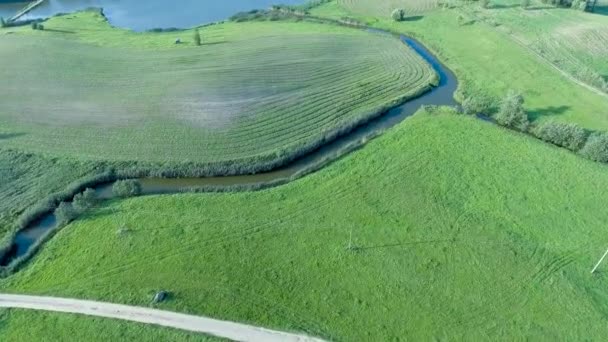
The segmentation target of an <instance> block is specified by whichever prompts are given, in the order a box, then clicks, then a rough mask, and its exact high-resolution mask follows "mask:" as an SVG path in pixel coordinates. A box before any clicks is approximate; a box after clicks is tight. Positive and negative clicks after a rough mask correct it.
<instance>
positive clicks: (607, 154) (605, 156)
mask: <svg viewBox="0 0 608 342" xmlns="http://www.w3.org/2000/svg"><path fill="white" fill-rule="evenodd" d="M580 153H581V154H582V155H583V156H584V157H587V158H589V159H591V160H595V161H598V162H602V163H608V133H598V134H594V135H592V136H590V137H589V139H588V140H587V143H586V144H585V146H584V147H583V149H582V150H581V152H580Z"/></svg>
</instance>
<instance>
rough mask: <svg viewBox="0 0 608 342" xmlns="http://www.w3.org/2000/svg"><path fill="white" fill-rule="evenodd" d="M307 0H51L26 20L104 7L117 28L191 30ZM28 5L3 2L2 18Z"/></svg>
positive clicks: (0, 7)
mask: <svg viewBox="0 0 608 342" xmlns="http://www.w3.org/2000/svg"><path fill="white" fill-rule="evenodd" d="M303 2H304V0H280V1H277V0H221V1H214V0H47V1H46V2H45V3H44V4H42V5H41V6H40V7H37V8H36V9H34V10H33V11H32V12H30V13H29V14H27V15H26V16H24V17H23V18H22V19H34V18H44V17H50V16H52V15H55V14H57V13H70V12H74V11H78V10H83V9H85V8H88V7H101V8H103V10H104V14H105V16H106V17H107V18H108V20H109V21H110V23H112V25H114V26H118V27H122V28H129V29H132V30H135V31H143V30H148V29H152V28H168V27H176V28H188V27H193V26H196V25H200V24H205V23H211V22H216V21H220V20H224V19H226V18H228V17H230V16H231V15H233V14H235V13H237V12H242V11H248V10H252V9H265V8H268V7H270V6H271V5H273V4H276V3H281V4H285V5H296V4H301V3H303ZM25 4H26V3H18V4H15V3H11V4H6V3H0V16H4V17H5V18H9V17H12V16H13V15H14V14H15V13H16V12H17V11H18V10H20V9H21V8H23V7H24V6H25Z"/></svg>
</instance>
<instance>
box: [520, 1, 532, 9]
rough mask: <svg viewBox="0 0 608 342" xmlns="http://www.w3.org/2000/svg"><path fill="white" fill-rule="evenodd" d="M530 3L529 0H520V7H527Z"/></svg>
mask: <svg viewBox="0 0 608 342" xmlns="http://www.w3.org/2000/svg"><path fill="white" fill-rule="evenodd" d="M530 3H531V1H530V0H521V7H523V8H528V7H530Z"/></svg>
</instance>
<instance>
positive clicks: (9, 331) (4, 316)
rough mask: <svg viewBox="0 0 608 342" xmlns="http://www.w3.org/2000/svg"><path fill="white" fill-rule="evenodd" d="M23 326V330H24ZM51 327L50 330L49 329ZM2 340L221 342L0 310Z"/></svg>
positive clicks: (134, 325) (152, 328) (111, 323)
mask: <svg viewBox="0 0 608 342" xmlns="http://www.w3.org/2000/svg"><path fill="white" fill-rule="evenodd" d="M24 327H27V329H24ZM51 327H52V329H51ZM0 336H2V340H3V341H45V342H51V341H57V342H65V341H91V342H93V341H99V342H105V341H150V342H152V341H197V342H212V341H213V342H215V341H223V340H221V339H217V338H211V337H206V336H202V335H200V334H190V333H184V332H181V331H177V330H173V329H166V328H161V327H155V326H151V325H144V324H138V323H131V322H123V321H118V320H110V319H100V318H94V317H85V316H79V315H71V314H64V313H61V314H58V313H48V312H36V311H24V310H1V311H0Z"/></svg>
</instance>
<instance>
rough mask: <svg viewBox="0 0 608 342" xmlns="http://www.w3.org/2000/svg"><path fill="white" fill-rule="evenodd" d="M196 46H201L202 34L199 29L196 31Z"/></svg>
mask: <svg viewBox="0 0 608 342" xmlns="http://www.w3.org/2000/svg"><path fill="white" fill-rule="evenodd" d="M193 39H194V45H196V46H200V45H201V32H200V31H199V30H198V29H195V30H194V37H193Z"/></svg>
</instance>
